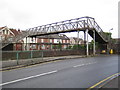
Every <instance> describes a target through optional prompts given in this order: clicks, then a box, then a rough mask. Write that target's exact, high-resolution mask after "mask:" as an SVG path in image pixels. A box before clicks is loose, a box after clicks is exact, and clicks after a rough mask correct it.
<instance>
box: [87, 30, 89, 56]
mask: <svg viewBox="0 0 120 90" xmlns="http://www.w3.org/2000/svg"><path fill="white" fill-rule="evenodd" d="M86 34H87V41H86V43H87V49H86V54H87V56H88V55H89V43H88V29H87V30H86Z"/></svg>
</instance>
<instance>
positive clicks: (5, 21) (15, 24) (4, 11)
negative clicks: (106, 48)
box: [0, 0, 119, 38]
mask: <svg viewBox="0 0 120 90" xmlns="http://www.w3.org/2000/svg"><path fill="white" fill-rule="evenodd" d="M118 1H119V0H0V27H2V26H8V27H9V28H15V29H18V28H20V29H23V30H25V29H28V28H32V27H35V26H41V25H44V24H50V23H54V22H58V21H63V20H68V19H74V18H79V17H83V16H90V17H94V18H95V20H96V22H97V23H98V24H99V26H100V27H101V28H102V29H103V31H105V32H108V31H109V30H110V29H111V28H113V31H111V32H112V34H113V35H112V37H114V38H116V37H118ZM72 35H73V34H72ZM74 35H76V34H74ZM68 36H71V34H68ZM76 36H77V35H76ZM80 37H82V36H80Z"/></svg>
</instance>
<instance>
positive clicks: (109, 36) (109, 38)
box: [109, 28, 113, 41]
mask: <svg viewBox="0 0 120 90" xmlns="http://www.w3.org/2000/svg"><path fill="white" fill-rule="evenodd" d="M111 30H113V28H111V29H110V30H109V41H110V40H111V38H110V31H111Z"/></svg>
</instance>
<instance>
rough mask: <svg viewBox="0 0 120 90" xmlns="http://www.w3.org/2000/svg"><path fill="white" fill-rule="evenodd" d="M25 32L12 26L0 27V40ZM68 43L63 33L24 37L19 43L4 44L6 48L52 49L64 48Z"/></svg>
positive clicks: (68, 40)
mask: <svg viewBox="0 0 120 90" xmlns="http://www.w3.org/2000/svg"><path fill="white" fill-rule="evenodd" d="M22 32H26V31H21V30H16V29H12V28H8V27H7V26H5V27H0V40H1V41H4V40H6V39H10V38H11V37H15V36H17V35H18V34H20V33H22ZM69 45H70V39H69V38H68V37H67V36H66V35H64V34H53V35H45V36H37V37H26V38H24V39H23V40H20V41H19V43H14V44H10V45H8V46H6V47H7V48H6V50H9V49H10V50H53V49H58V48H59V47H61V49H66V48H68V47H69Z"/></svg>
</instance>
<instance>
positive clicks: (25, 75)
mask: <svg viewBox="0 0 120 90" xmlns="http://www.w3.org/2000/svg"><path fill="white" fill-rule="evenodd" d="M116 73H118V56H117V55H111V56H104V55H103V56H97V57H89V58H76V59H66V60H61V61H55V62H53V63H46V64H38V65H34V66H30V67H25V68H19V69H15V70H10V71H9V70H8V71H3V72H2V76H3V77H2V83H1V84H0V86H2V88H89V87H91V86H93V85H94V86H96V85H97V83H98V82H99V84H100V83H102V82H103V81H104V80H106V78H108V77H111V75H112V76H113V75H116ZM101 80H102V81H101ZM3 90H4V89H3Z"/></svg>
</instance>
